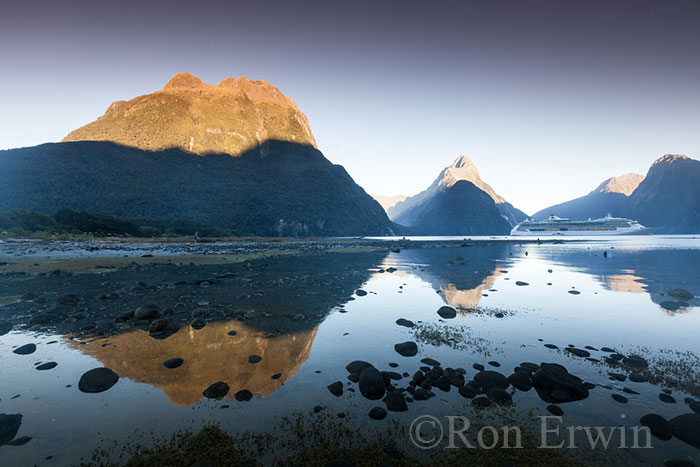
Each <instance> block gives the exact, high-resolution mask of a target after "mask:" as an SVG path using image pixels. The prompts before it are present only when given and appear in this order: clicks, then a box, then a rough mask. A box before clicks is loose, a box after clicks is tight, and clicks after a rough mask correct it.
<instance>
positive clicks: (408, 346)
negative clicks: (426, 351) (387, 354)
mask: <svg viewBox="0 0 700 467" xmlns="http://www.w3.org/2000/svg"><path fill="white" fill-rule="evenodd" d="M394 350H396V352H398V353H399V354H400V355H403V356H404V357H413V356H414V355H416V354H417V353H418V346H417V345H416V343H415V342H413V341H406V342H401V343H398V344H396V345H394Z"/></svg>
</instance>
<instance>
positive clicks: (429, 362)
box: [421, 357, 440, 366]
mask: <svg viewBox="0 0 700 467" xmlns="http://www.w3.org/2000/svg"><path fill="white" fill-rule="evenodd" d="M421 363H425V364H426V365H430V366H440V362H438V361H437V360H434V359H432V358H429V357H426V358H422V359H421Z"/></svg>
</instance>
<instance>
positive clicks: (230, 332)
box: [228, 331, 238, 336]
mask: <svg viewBox="0 0 700 467" xmlns="http://www.w3.org/2000/svg"><path fill="white" fill-rule="evenodd" d="M236 334H238V331H229V332H228V335H229V336H235V335H236Z"/></svg>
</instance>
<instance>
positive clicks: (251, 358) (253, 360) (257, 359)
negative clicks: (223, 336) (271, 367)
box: [248, 355, 263, 363]
mask: <svg viewBox="0 0 700 467" xmlns="http://www.w3.org/2000/svg"><path fill="white" fill-rule="evenodd" d="M262 359H263V358H262V357H261V356H260V355H249V356H248V363H259V362H260V361H262Z"/></svg>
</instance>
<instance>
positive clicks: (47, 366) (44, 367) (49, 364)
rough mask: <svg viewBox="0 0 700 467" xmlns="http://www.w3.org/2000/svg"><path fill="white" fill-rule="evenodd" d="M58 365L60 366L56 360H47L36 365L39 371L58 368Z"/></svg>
mask: <svg viewBox="0 0 700 467" xmlns="http://www.w3.org/2000/svg"><path fill="white" fill-rule="evenodd" d="M57 366H58V363H56V362H46V363H42V364H41V365H38V366H37V367H36V369H37V370H39V371H45V370H50V369H52V368H56V367H57Z"/></svg>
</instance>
